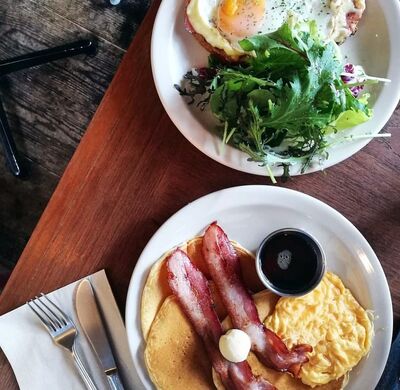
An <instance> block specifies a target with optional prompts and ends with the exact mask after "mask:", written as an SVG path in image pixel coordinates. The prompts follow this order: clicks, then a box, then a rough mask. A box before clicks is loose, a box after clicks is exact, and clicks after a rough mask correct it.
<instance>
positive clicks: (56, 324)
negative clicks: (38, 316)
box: [32, 297, 61, 330]
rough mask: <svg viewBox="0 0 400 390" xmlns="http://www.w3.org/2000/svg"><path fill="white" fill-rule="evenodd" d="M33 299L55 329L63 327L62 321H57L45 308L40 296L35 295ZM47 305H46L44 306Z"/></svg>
mask: <svg viewBox="0 0 400 390" xmlns="http://www.w3.org/2000/svg"><path fill="white" fill-rule="evenodd" d="M35 298H36V299H34V300H33V301H32V303H33V304H34V305H35V306H36V308H37V309H38V310H39V311H40V312H41V313H42V315H43V316H44V317H45V318H47V319H48V321H50V323H51V324H52V325H53V328H54V330H57V329H59V328H60V327H61V325H60V323H59V322H57V321H55V320H54V318H52V317H51V316H50V315H49V313H48V312H47V311H46V310H45V309H44V308H43V306H44V305H43V302H41V301H40V299H39V298H38V297H35ZM44 307H46V306H44Z"/></svg>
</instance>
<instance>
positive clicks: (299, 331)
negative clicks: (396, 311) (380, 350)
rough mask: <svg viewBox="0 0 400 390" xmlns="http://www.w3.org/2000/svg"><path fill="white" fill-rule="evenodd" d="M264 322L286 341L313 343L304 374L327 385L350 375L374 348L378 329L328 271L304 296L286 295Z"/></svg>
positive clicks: (305, 378) (306, 381)
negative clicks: (349, 372)
mask: <svg viewBox="0 0 400 390" xmlns="http://www.w3.org/2000/svg"><path fill="white" fill-rule="evenodd" d="M265 325H266V326H267V327H268V328H270V329H271V330H273V331H274V332H276V333H277V334H278V335H279V336H280V337H281V338H282V339H283V340H284V341H285V343H286V344H287V346H288V347H292V345H294V344H301V343H307V344H310V345H311V346H312V347H313V352H312V353H311V354H310V355H309V358H310V360H309V362H308V363H306V364H304V365H303V366H302V369H301V372H300V378H301V380H302V382H303V383H304V384H306V385H309V386H312V387H314V386H317V385H321V384H326V383H328V382H330V381H332V380H334V379H337V378H339V377H341V376H342V375H345V374H346V373H347V372H348V371H349V370H351V369H352V368H353V367H354V366H356V365H357V364H358V362H359V361H360V360H361V358H362V357H363V356H365V355H366V354H367V353H368V352H369V350H370V348H371V342H372V337H373V327H372V323H371V320H370V319H369V317H368V313H367V312H366V311H365V310H364V309H363V308H362V307H361V306H360V304H359V303H358V302H357V301H356V299H355V298H354V297H353V295H352V294H351V292H350V290H348V289H347V288H345V286H344V285H343V283H342V281H341V280H340V278H339V277H338V276H337V275H335V274H333V273H330V272H328V273H327V274H326V275H325V276H324V278H323V279H322V281H321V283H320V284H319V285H318V287H317V288H316V289H314V290H313V291H312V292H310V293H308V294H307V295H304V296H302V297H296V298H293V297H289V298H281V299H280V300H279V301H278V303H277V305H276V307H275V311H274V312H273V314H272V315H271V316H269V317H268V318H267V319H266V320H265Z"/></svg>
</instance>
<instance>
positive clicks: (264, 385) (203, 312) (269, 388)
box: [167, 249, 276, 390]
mask: <svg viewBox="0 0 400 390" xmlns="http://www.w3.org/2000/svg"><path fill="white" fill-rule="evenodd" d="M167 269H168V282H169V285H170V287H171V289H172V291H173V293H174V295H175V296H176V297H177V298H178V301H179V304H180V306H181V307H182V309H183V311H184V312H185V314H186V316H187V318H188V319H189V320H190V322H191V323H192V325H193V326H194V328H195V330H196V332H197V334H198V335H199V336H200V337H201V338H202V340H203V342H204V345H205V347H206V350H207V353H208V356H209V357H210V359H211V361H212V365H213V367H214V369H215V371H216V372H217V373H218V374H219V375H220V377H221V380H222V383H223V385H224V386H225V388H226V389H227V390H230V389H232V390H247V389H252V390H253V389H254V390H276V388H275V387H274V386H273V385H271V384H270V383H269V382H267V381H266V380H265V379H263V378H259V377H257V378H256V377H255V376H254V375H253V373H252V372H251V368H250V366H249V364H248V363H247V362H246V361H244V362H241V363H231V362H229V361H228V360H226V359H225V358H224V357H223V356H222V355H221V353H220V351H219V348H218V342H219V338H220V337H221V335H222V334H223V331H222V326H221V323H220V322H219V319H218V317H217V314H216V312H215V310H214V308H213V302H212V298H211V293H210V289H209V287H208V281H207V279H206V278H205V276H204V275H203V274H202V272H201V271H199V270H198V269H197V268H196V267H195V266H194V265H193V263H192V262H191V261H190V260H189V258H188V256H187V255H186V253H185V252H183V251H181V250H180V249H176V250H175V251H174V252H173V253H172V254H171V255H170V256H169V257H168V259H167Z"/></svg>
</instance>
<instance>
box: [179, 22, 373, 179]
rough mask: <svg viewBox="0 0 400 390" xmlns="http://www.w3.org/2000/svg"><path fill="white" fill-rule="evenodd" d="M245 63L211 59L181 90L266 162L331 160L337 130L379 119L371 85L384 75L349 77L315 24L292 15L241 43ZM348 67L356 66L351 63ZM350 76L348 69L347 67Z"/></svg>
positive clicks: (228, 139)
mask: <svg viewBox="0 0 400 390" xmlns="http://www.w3.org/2000/svg"><path fill="white" fill-rule="evenodd" d="M240 46H241V47H242V49H243V50H245V51H246V52H248V53H249V56H248V57H247V58H246V60H245V61H244V62H241V63H237V64H231V63H230V64H227V63H224V62H222V61H220V60H218V59H217V58H216V57H213V56H210V57H209V65H208V67H206V68H199V69H193V70H192V71H190V72H188V73H187V74H186V75H185V76H184V82H183V83H182V86H178V85H176V86H175V87H176V88H177V89H178V91H179V92H180V94H181V95H184V96H187V97H188V98H189V103H193V102H196V103H197V105H198V106H199V107H200V108H202V109H204V108H205V107H206V106H209V107H210V109H211V111H212V113H213V114H214V116H215V117H216V118H218V120H219V122H220V125H219V126H218V128H217V129H216V130H217V131H218V133H219V135H220V136H221V138H222V141H223V142H224V143H229V144H231V145H233V146H234V147H236V148H238V149H240V150H242V151H243V152H246V153H247V154H248V155H249V159H250V160H252V161H255V162H257V163H259V164H260V165H262V166H265V167H266V169H267V172H268V173H269V175H270V177H271V179H272V180H273V181H274V182H275V179H274V177H273V175H272V171H271V167H272V166H283V168H284V174H285V175H289V170H290V166H292V165H293V164H301V167H302V172H304V171H305V170H306V169H307V168H308V167H309V165H310V163H311V162H312V161H313V160H315V159H316V160H324V159H326V158H327V157H328V153H327V148H328V146H330V145H332V143H334V137H332V135H334V134H336V133H338V132H341V131H343V130H344V129H346V128H349V127H353V126H355V125H358V124H360V123H363V122H365V121H368V120H369V119H370V118H371V116H372V111H371V109H370V108H369V107H368V94H362V93H361V92H362V91H361V90H362V88H363V85H364V84H368V83H374V82H376V80H373V79H372V80H371V79H368V80H367V79H365V80H363V81H361V82H360V81H358V80H357V79H356V78H354V79H353V78H352V77H344V76H343V73H344V72H345V70H344V69H345V65H344V64H343V63H342V60H341V58H340V54H339V52H338V47H337V45H336V44H335V43H334V42H332V41H329V42H325V41H324V40H323V39H322V38H321V37H320V36H319V34H318V31H317V26H316V23H315V22H314V21H307V22H306V21H298V20H296V19H295V18H293V17H289V19H288V20H287V22H286V23H285V24H283V25H282V26H281V27H280V28H279V29H278V30H277V31H275V32H273V33H270V34H265V35H256V36H254V37H251V38H248V39H244V40H242V41H240ZM347 66H348V65H347ZM347 74H348V72H347Z"/></svg>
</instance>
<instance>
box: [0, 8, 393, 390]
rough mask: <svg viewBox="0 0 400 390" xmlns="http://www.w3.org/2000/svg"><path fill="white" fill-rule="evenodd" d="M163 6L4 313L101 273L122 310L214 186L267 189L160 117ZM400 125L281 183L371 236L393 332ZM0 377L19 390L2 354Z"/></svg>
mask: <svg viewBox="0 0 400 390" xmlns="http://www.w3.org/2000/svg"><path fill="white" fill-rule="evenodd" d="M158 4H159V2H158V1H156V2H155V3H154V4H153V6H152V7H151V9H150V11H149V13H148V15H147V16H146V19H145V21H144V22H143V24H142V26H141V28H140V30H139V32H138V34H137V35H136V37H135V39H134V40H133V42H132V44H131V46H130V48H129V50H128V52H127V53H126V55H125V57H124V59H123V61H122V63H121V65H120V67H119V69H118V71H117V73H116V75H115V77H114V80H113V81H112V83H111V86H110V87H109V89H108V91H107V93H106V94H105V96H104V98H103V101H102V103H101V105H100V107H99V109H98V110H97V112H96V114H95V116H94V118H93V120H92V122H91V124H90V126H89V128H88V130H87V132H86V134H85V136H84V138H83V139H82V141H81V143H80V145H79V147H78V149H77V151H76V153H75V154H74V156H73V158H72V160H71V162H70V164H69V166H68V167H67V169H66V171H65V173H64V175H63V177H62V179H61V181H60V183H59V185H58V187H57V188H56V190H55V192H54V195H53V196H52V198H51V200H50V202H49V204H48V206H47V208H46V210H45V212H44V213H43V215H42V217H41V219H40V221H39V223H38V225H37V226H36V228H35V230H34V232H33V235H32V237H31V239H30V241H29V242H28V244H27V246H26V248H25V250H24V252H23V254H22V256H21V258H20V260H19V262H18V264H17V266H16V268H15V270H14V272H13V273H12V275H11V278H10V280H9V282H8V284H7V285H6V288H5V290H4V292H3V293H2V295H1V297H0V314H3V313H5V312H7V311H9V310H11V309H13V308H15V307H17V306H19V305H21V304H23V303H24V302H25V301H26V300H27V299H29V298H31V297H32V296H34V295H35V294H37V293H39V292H41V291H44V292H48V291H52V290H54V289H57V288H59V287H61V286H64V285H65V284H68V283H70V282H72V281H74V280H76V279H78V278H81V277H83V276H86V275H88V274H90V273H93V272H95V271H98V270H100V269H102V268H105V269H106V272H107V275H108V277H109V280H110V283H111V286H112V288H113V291H114V293H115V296H116V299H117V302H118V304H119V307H120V309H121V311H122V313H124V306H125V299H126V294H127V289H128V284H129V280H130V277H131V274H132V271H133V269H134V267H135V263H136V261H137V259H138V257H139V255H140V253H141V251H142V250H143V248H144V246H145V245H146V243H147V241H148V240H149V239H150V237H151V236H152V235H153V234H154V232H155V231H156V230H157V229H158V228H159V226H160V225H161V224H162V223H163V222H164V221H165V220H166V219H167V218H168V217H170V216H171V215H172V214H173V213H175V212H176V211H177V210H179V209H180V208H181V207H183V206H185V205H186V204H187V203H189V202H191V201H193V200H195V199H197V198H198V197H200V196H203V195H205V194H208V193H210V192H213V191H216V190H220V189H223V188H227V187H231V186H238V185H244V184H264V185H268V184H269V181H268V179H267V178H264V177H258V176H253V175H249V174H245V173H241V172H238V171H235V170H233V169H230V168H227V167H225V166H223V165H220V164H218V163H217V162H215V161H213V160H211V159H210V158H208V157H206V156H205V155H203V154H202V153H201V152H199V151H198V150H196V149H195V148H194V147H193V146H192V145H191V144H190V143H189V142H188V141H187V140H186V139H185V138H184V137H183V136H182V135H181V134H180V133H179V131H178V130H177V129H176V128H175V127H174V125H173V124H172V122H171V121H170V120H169V118H168V116H167V114H166V113H165V112H164V109H163V107H162V105H161V103H160V101H159V99H158V96H157V93H156V90H155V87H154V84H153V79H152V75H151V69H150V54H149V51H150V36H151V30H152V26H153V21H154V17H155V14H156V11H157V8H158ZM399 127H400V109H399V108H398V109H397V111H396V112H395V114H394V115H393V117H392V118H391V120H390V121H389V123H388V124H387V126H386V130H387V131H390V132H392V133H393V137H392V138H391V139H390V141H389V144H387V143H386V142H380V141H377V140H373V141H372V142H370V143H369V145H368V146H366V147H365V148H364V149H363V150H362V151H360V152H359V153H357V154H356V155H354V156H353V157H352V158H350V159H348V160H346V161H345V162H342V163H340V164H338V165H336V166H334V167H332V168H329V169H327V170H326V172H324V173H321V172H319V173H313V174H309V175H305V176H301V177H294V178H292V179H291V180H289V181H288V182H286V183H278V185H280V186H283V187H287V188H291V189H295V190H298V191H302V192H304V193H307V194H309V195H311V196H314V197H316V198H318V199H320V200H322V201H323V202H326V203H327V204H329V205H330V206H332V207H334V208H335V209H337V210H338V211H339V212H340V213H342V214H343V215H344V216H345V217H347V218H348V219H349V220H350V221H351V222H352V223H353V224H354V225H355V226H356V227H357V228H358V229H359V230H360V231H361V233H362V234H363V235H364V236H365V237H366V239H367V240H368V241H369V242H370V244H371V246H372V247H373V249H374V250H375V252H376V254H377V256H378V258H379V259H380V261H381V263H382V265H383V268H384V270H385V273H386V276H387V279H388V282H389V285H390V289H391V293H392V299H393V308H394V325H395V329H397V328H398V327H399V325H400V267H399V266H398V260H399V258H398V254H399V253H400V240H399V239H398V237H399V236H400V197H399V189H400V154H399V153H400V139H399V137H398V135H397V134H396V133H397V132H396V130H398V129H399ZM34 195H35V194H32V196H34ZM0 369H1V375H0V388H1V389H13V388H15V386H16V385H15V379H14V378H13V374H12V371H11V369H10V368H9V366H8V363H7V362H6V359H5V357H4V355H2V356H1V357H0Z"/></svg>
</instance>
